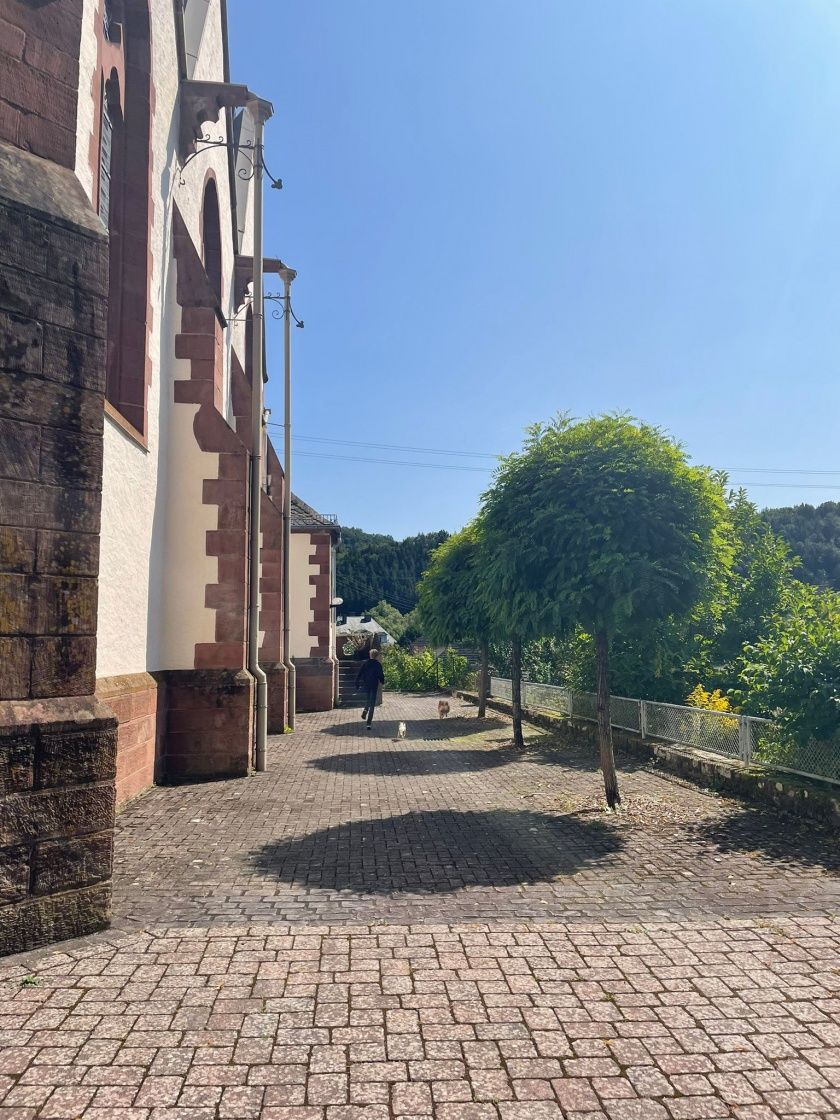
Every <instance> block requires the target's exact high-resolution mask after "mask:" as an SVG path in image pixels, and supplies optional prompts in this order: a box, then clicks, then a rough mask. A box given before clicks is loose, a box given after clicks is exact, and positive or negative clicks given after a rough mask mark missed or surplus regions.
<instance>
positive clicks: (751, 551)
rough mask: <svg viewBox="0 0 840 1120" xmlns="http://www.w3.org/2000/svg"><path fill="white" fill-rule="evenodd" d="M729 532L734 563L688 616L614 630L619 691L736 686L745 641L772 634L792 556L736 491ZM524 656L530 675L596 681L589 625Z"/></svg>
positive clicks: (572, 682)
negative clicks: (636, 629) (638, 629)
mask: <svg viewBox="0 0 840 1120" xmlns="http://www.w3.org/2000/svg"><path fill="white" fill-rule="evenodd" d="M722 532H723V534H724V536H725V538H726V540H727V541H728V545H727V547H728V550H729V552H730V554H731V557H732V560H731V563H730V564H727V565H717V566H716V567H714V568H713V569H712V570H711V571H710V573H709V579H708V581H707V584H706V590H705V593H704V594H703V596H702V597H701V598H700V599H699V600H698V602H697V603H696V604H695V606H694V607H693V609H692V610H691V611H690V612H689V614H688V615H683V616H682V617H675V616H673V615H672V616H669V617H665V618H656V619H654V620H652V621H651V622H649V623H648V624H646V625H645V627H644V631H643V633H641V634H639V633H636V632H634V631H633V630H632V629H631V630H630V631H629V632H628V633H626V634H624V633H621V632H619V633H617V634H615V635H614V637H613V641H612V650H611V661H610V672H611V678H612V689H613V692H615V693H616V694H618V695H624V696H642V697H644V698H646V699H648V700H663V701H667V702H670V703H675V704H682V703H683V702H684V699H685V697H686V695H687V694H688V693H689V692H690V691H691V690H692V689H693V688H694V686H695V685H697V684H698V683H700V682H702V683H703V684H709V685H710V686H711V687H712V688H713V689H714V688H719V689H723V690H724V691H729V690H730V689H732V688H733V687H735V685H736V683H737V679H738V674H739V672H740V657H741V652H742V650H743V647H744V645H745V644H746V643H751V642H755V641H757V640H758V639H759V638H760V637H762V636H763V635H764V634H765V633H766V632H767V629H768V627H769V625H770V622H771V620H772V618H773V617H774V615H775V613H776V612H777V611H778V610H779V608H780V604H781V603H782V601H783V599H784V596H785V593H786V590H787V588H789V587H790V585H791V582H792V574H791V573H792V567H793V560H792V559H791V557H790V554H789V552H788V550H787V547H786V545H785V544H784V542H783V541H781V540H780V539H779V538H778V537H776V536H775V534H774V533H773V532H772V531H771V530H770V529H769V527H768V526H767V525H766V524H765V523H764V522H763V520H762V518H761V515H760V514H759V513H758V510H757V509H756V507H755V506H754V505H753V504H752V503H751V502H749V501H748V499H747V498H746V496H745V495H744V493H743V492H742V491H739V492H736V493H732V494H730V495H729V500H728V513H727V516H726V521H725V524H724V525H723V527H722ZM523 658H524V662H525V664H526V666H527V669H526V676H527V678H528V679H529V680H539V681H544V682H546V683H556V684H566V685H568V686H569V687H571V688H576V689H578V690H580V691H583V692H591V691H592V690H593V689H594V687H595V651H594V643H593V640H592V638H591V637H590V636H589V635H588V634H586V633H585V631H582V630H577V631H575V632H573V634H572V635H571V636H570V637H563V638H551V639H541V640H539V641H537V642H533V643H529V644H528V645H527V646H526V648H525V651H524V654H523Z"/></svg>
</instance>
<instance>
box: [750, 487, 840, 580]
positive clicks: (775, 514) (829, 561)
mask: <svg viewBox="0 0 840 1120" xmlns="http://www.w3.org/2000/svg"><path fill="white" fill-rule="evenodd" d="M761 516H762V517H763V518H764V519H765V520H766V521H767V523H768V524H769V525H770V526H771V527H772V529H773V531H774V532H775V533H778V534H779V536H781V537H783V538H784V539H785V541H787V543H788V545H789V546H790V548H791V549H792V551H793V552H794V554H795V555H796V556H797V557H799V559H798V561H797V562H796V576H797V578H798V579H801V580H803V582H805V583H813V584H814V585H815V586H817V587H822V588H831V589H833V590H834V591H840V502H823V503H822V505H819V506H811V505H807V504H805V503H803V504H802V505H798V506H785V507H782V508H780V509H766V510H764V512H763V513H762V515H761Z"/></svg>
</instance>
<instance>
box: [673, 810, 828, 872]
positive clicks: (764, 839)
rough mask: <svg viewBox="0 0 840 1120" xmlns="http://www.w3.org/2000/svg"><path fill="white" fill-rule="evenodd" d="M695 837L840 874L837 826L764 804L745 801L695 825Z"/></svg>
mask: <svg viewBox="0 0 840 1120" xmlns="http://www.w3.org/2000/svg"><path fill="white" fill-rule="evenodd" d="M689 832H690V834H691V836H692V837H694V838H695V839H699V840H703V841H706V842H711V843H713V844H715V845H716V846H717V847H718V848H719V849H720V850H721V851H722V852H742V853H745V854H748V855H760V856H764V857H766V858H768V859H772V860H773V861H774V862H776V863H779V864H780V865H784V866H787V867H788V868H790V869H792V870H795V869H797V868H801V867H802V865H803V864H804V865H806V866H810V867H821V868H823V869H824V870H825V871H827V872H829V873H830V874H833V875H840V845H838V843H837V830H836V828H833V827H832V826H831V825H828V824H820V823H819V822H818V821H810V820H802V819H800V818H797V817H794V816H791V815H790V814H788V813H780V812H778V811H777V810H774V809H769V808H765V807H764V806H760V805H756V806H751V805H745V806H743V807H741V808H739V809H738V811H734V812H732V813H729V814H727V815H726V816H723V817H720V818H717V819H715V820H711V821H708V822H706V823H704V824H698V825H692V826H691V827H690V829H689Z"/></svg>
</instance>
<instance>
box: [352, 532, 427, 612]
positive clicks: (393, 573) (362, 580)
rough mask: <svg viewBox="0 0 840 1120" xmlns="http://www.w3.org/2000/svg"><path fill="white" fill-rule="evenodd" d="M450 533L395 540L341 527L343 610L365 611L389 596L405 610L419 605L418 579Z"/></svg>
mask: <svg viewBox="0 0 840 1120" xmlns="http://www.w3.org/2000/svg"><path fill="white" fill-rule="evenodd" d="M448 536H449V534H448V533H445V532H443V531H442V530H441V531H440V532H438V533H419V534H418V535H417V536H416V537H406V538H405V540H404V541H395V540H394V538H393V537H386V536H383V535H381V534H379V533H366V532H364V530H363V529H344V528H342V530H341V548H340V549H339V550H338V562H337V594H338V595H340V596H341V598H342V599H343V600H344V606H343V608H342V610H343V611H346V613H347V614H361V612H362V611H366V610H369V609H370V608H371V607H372V606H374V604H376V603H378V602H380V600H382V599H385V600H386V601H387V602H389V603H390V604H391V605H392V606H394V607H396V608H397V610H398V611H400V612H401V613H402V614H407V613H408V611H410V610H413V609H414V607H415V606H416V605H417V591H416V588H417V581H418V579H419V578H420V576H421V575H422V574H423V572H424V571H425V569H426V567H427V566H428V562H429V555H430V554H431V552H432V550H433V549H435V548H437V546H438V545H439V544H441V542H442V541H445V540H446V538H447V537H448Z"/></svg>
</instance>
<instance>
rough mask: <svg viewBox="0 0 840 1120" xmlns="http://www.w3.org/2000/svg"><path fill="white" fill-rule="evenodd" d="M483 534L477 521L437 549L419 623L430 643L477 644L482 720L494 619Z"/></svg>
mask: <svg viewBox="0 0 840 1120" xmlns="http://www.w3.org/2000/svg"><path fill="white" fill-rule="evenodd" d="M482 549H483V532H482V526H481V522H480V521H473V522H472V523H471V524H469V525H467V527H466V528H464V529H462V530H461V531H460V532H459V533H455V535H454V536H451V537H449V538H448V540H445V541H444V542H443V544H441V545H438V547H437V548H436V549H435V551H434V552H433V553H432V556H431V561H430V563H429V567H428V568H427V569H426V571H425V572H424V573H423V576H422V578H421V580H420V583H419V585H418V588H417V591H418V607H417V613H418V620H419V623H420V627H421V629H422V630H423V632H424V634H425V635H426V636H427V637H428V638H430V639H431V641H433V642H436V643H440V644H441V645H443V644H445V643H447V642H462V641H470V642H476V643H477V644H478V646H479V648H480V650H481V672H480V674H479V685H478V715H479V718H483V717H484V715H485V713H486V709H487V687H488V675H487V651H488V646H489V643H490V640H491V638H492V636H493V626H492V616H491V615H490V613H489V612H488V611H487V609H486V603H485V600H484V599H483V597H482V595H481V580H482V573H483V566H484V558H483V555H482Z"/></svg>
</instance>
